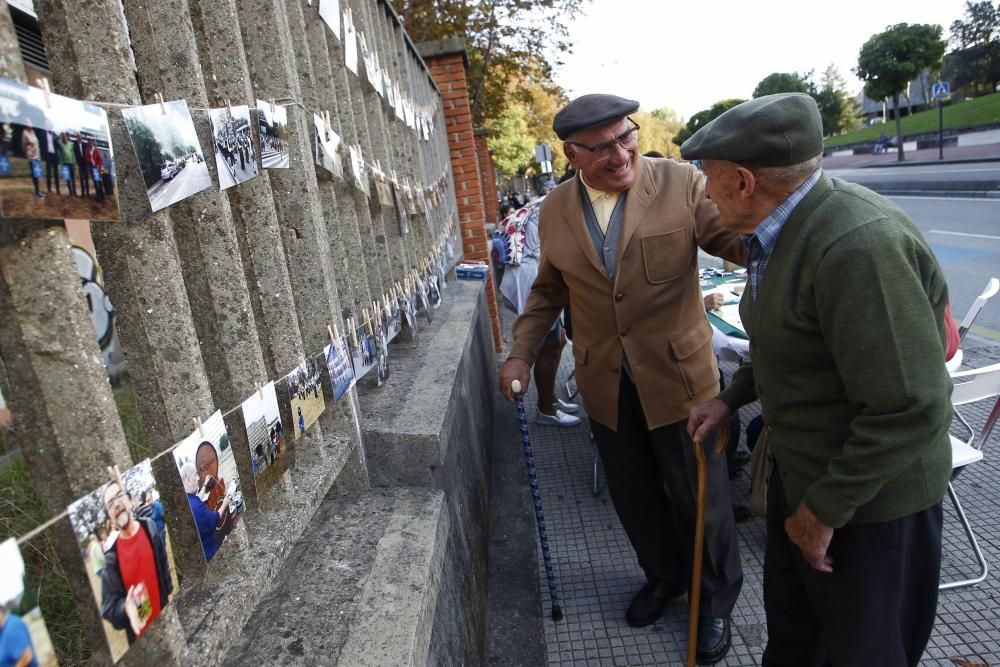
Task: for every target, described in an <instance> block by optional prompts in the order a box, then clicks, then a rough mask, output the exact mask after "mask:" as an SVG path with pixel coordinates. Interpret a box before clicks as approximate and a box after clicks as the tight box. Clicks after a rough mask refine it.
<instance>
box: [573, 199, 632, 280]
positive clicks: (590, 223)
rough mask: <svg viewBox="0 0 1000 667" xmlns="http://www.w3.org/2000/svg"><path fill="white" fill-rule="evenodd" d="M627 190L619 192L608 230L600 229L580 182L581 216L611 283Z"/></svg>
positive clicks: (613, 275) (616, 266)
mask: <svg viewBox="0 0 1000 667" xmlns="http://www.w3.org/2000/svg"><path fill="white" fill-rule="evenodd" d="M627 194H628V190H626V191H625V192H622V193H621V196H619V197H618V203H616V204H615V208H614V210H613V211H611V219H610V220H609V221H608V232H607V234H605V233H604V232H602V231H601V226H600V225H599V224H597V215H596V214H595V213H594V207H593V206H592V205H591V204H590V197H589V196H587V188H586V187H584V185H583V183H582V182H581V183H580V197H581V198H582V199H583V217H584V219H585V220H586V221H587V231H588V232H590V240H591V241H593V242H594V250H596V251H597V256H598V257H600V258H601V262H602V263H603V264H604V270H605V271H607V272H608V278H610V279H611V284H612V285H613V284H614V282H615V272H616V271H617V270H618V243H619V242H620V240H621V229H622V219H623V218H624V217H625V195H627Z"/></svg>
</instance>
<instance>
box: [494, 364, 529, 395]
mask: <svg viewBox="0 0 1000 667" xmlns="http://www.w3.org/2000/svg"><path fill="white" fill-rule="evenodd" d="M514 380H517V381H519V382H520V383H521V393H522V394H524V393H525V392H527V391H528V383H530V382H531V366H529V365H528V362H527V361H525V360H524V359H516V358H514V357H511V358H510V359H508V360H507V361H506V363H504V365H503V366H501V367H500V391H501V393H503V395H504V398H506V399H507V401H508V402H510V403H513V402H514V390H513V389H511V383H512V382H513V381H514Z"/></svg>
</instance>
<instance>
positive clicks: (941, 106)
mask: <svg viewBox="0 0 1000 667" xmlns="http://www.w3.org/2000/svg"><path fill="white" fill-rule="evenodd" d="M937 103H938V159H939V160H943V159H944V100H938V101H937Z"/></svg>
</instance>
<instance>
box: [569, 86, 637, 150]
mask: <svg viewBox="0 0 1000 667" xmlns="http://www.w3.org/2000/svg"><path fill="white" fill-rule="evenodd" d="M638 110H639V103H638V102H636V101H635V100H627V99H625V98H624V97H618V96H617V95H597V94H595V95H583V96H581V97H578V98H576V99H575V100H573V101H572V102H570V103H569V104H567V105H566V106H564V107H563V108H562V109H560V110H559V113H557V114H556V117H555V118H554V119H553V120H552V129H553V130H555V132H556V136H558V137H559V139H561V140H565V139H566V137H568V136H569V135H571V134H573V133H574V132H577V131H579V130H586V129H587V128H588V127H594V126H595V125H601V124H603V123H607V122H608V121H612V120H615V119H616V118H624V117H625V116H627V115H629V114H630V113H635V112H636V111H638Z"/></svg>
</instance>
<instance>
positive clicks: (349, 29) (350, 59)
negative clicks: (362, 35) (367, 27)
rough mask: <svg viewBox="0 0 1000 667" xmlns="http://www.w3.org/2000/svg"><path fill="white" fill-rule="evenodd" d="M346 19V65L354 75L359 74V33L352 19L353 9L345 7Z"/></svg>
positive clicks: (344, 15) (344, 14) (344, 17)
mask: <svg viewBox="0 0 1000 667" xmlns="http://www.w3.org/2000/svg"><path fill="white" fill-rule="evenodd" d="M342 16H343V19H344V66H345V67H347V69H349V70H350V71H351V74H353V75H354V76H357V75H358V34H357V32H355V29H354V21H353V20H352V19H351V10H350V9H345V10H344V13H343V15H342Z"/></svg>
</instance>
